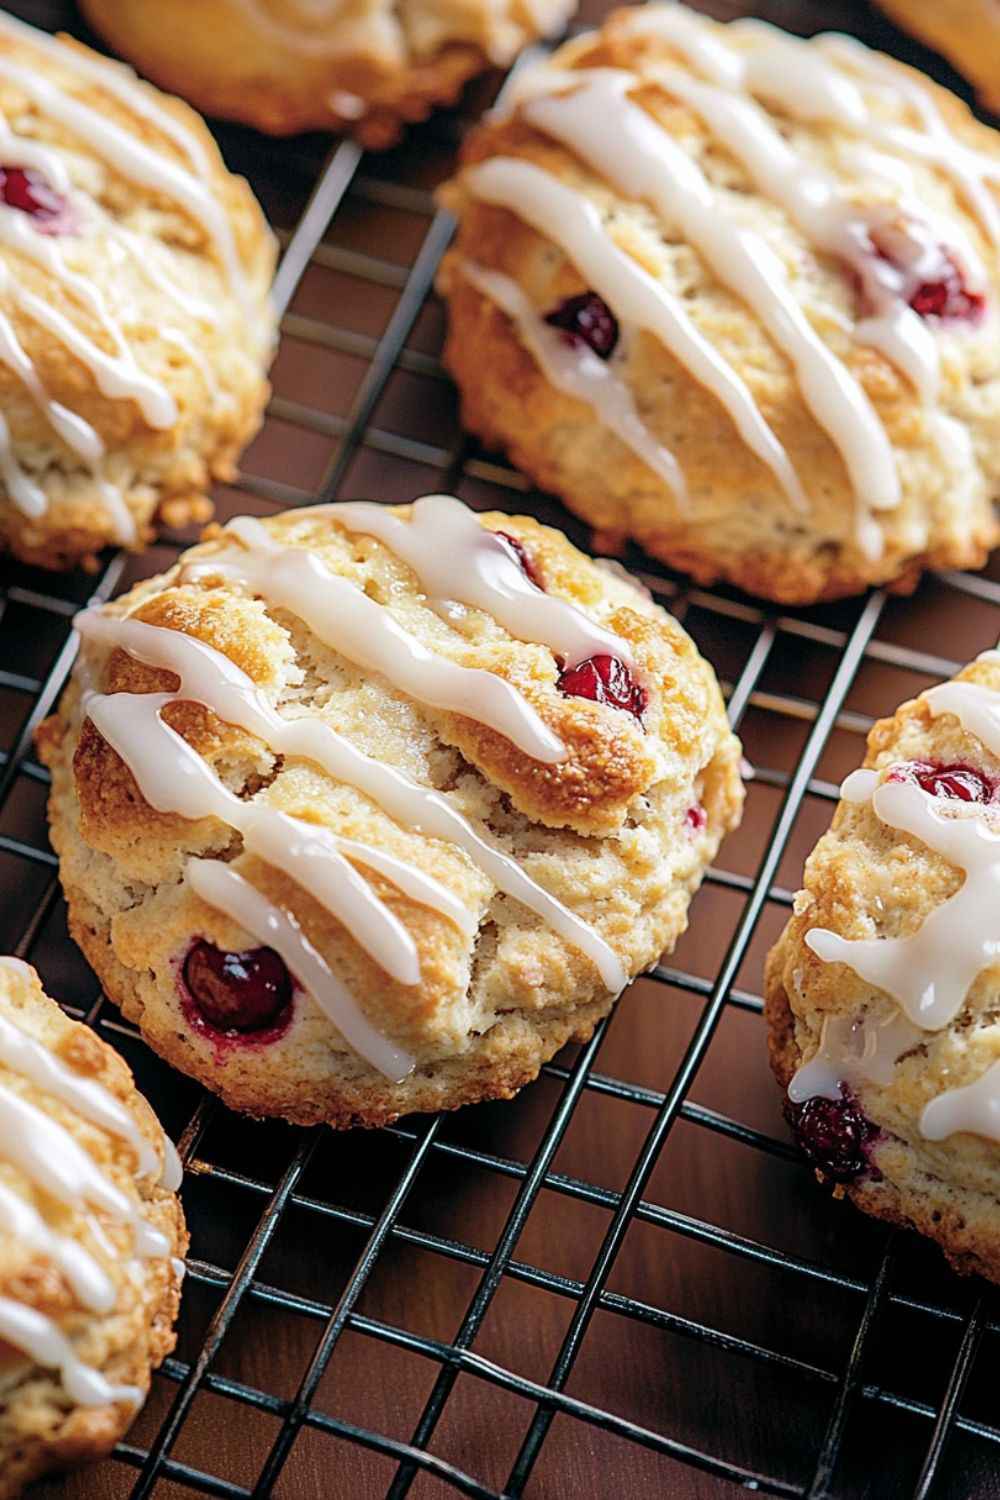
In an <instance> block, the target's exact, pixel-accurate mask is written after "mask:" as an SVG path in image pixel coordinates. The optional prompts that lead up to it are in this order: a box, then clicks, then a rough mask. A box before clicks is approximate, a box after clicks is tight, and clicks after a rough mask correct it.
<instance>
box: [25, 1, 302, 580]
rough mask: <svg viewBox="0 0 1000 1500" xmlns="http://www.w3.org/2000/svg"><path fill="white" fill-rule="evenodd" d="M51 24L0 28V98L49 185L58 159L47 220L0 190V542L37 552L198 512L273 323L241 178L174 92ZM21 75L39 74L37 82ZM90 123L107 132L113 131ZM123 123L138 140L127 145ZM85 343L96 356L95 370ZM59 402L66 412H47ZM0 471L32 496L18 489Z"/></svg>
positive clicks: (222, 468)
mask: <svg viewBox="0 0 1000 1500" xmlns="http://www.w3.org/2000/svg"><path fill="white" fill-rule="evenodd" d="M62 41H63V43H64V44H65V45H62V46H58V45H55V44H52V43H51V39H49V42H50V45H48V46H46V45H45V39H42V38H40V37H39V40H38V41H36V40H34V37H33V34H32V33H31V32H30V31H27V30H26V31H25V32H20V31H19V32H15V33H13V34H9V33H8V32H7V31H6V30H3V31H2V32H0V57H2V59H3V61H4V62H5V63H6V64H9V65H12V66H13V68H14V70H15V71H14V72H13V73H12V74H11V75H9V76H8V75H7V74H5V76H4V77H3V78H0V110H2V113H3V116H4V118H5V119H8V120H10V121H14V122H16V134H17V136H18V138H19V139H23V140H24V141H25V142H26V143H29V145H30V147H31V149H32V150H33V151H36V152H37V151H39V150H40V151H41V156H40V157H39V158H38V161H39V165H38V166H37V168H35V170H37V171H38V173H39V174H40V175H41V176H42V178H43V179H44V180H45V181H46V182H47V183H49V185H50V186H51V185H52V182H53V181H54V180H55V178H56V177H61V175H62V174H65V176H66V178H67V184H66V185H67V186H68V191H67V192H65V193H63V192H60V196H62V197H63V198H64V199H65V200H66V202H67V204H68V209H67V211H66V219H67V222H66V226H65V228H64V229H63V231H62V232H60V233H58V234H55V235H46V234H43V233H39V232H37V230H36V229H35V228H34V227H33V226H34V221H33V219H32V217H31V215H30V214H26V213H19V212H17V211H15V210H8V209H6V208H5V209H4V212H5V214H7V216H8V217H7V219H6V220H5V231H4V234H3V236H2V237H0V269H2V270H4V271H5V272H6V273H7V276H8V278H9V281H8V283H7V284H6V287H7V289H6V291H5V293H4V295H3V298H2V300H3V313H4V317H5V319H7V320H9V325H10V334H11V336H12V337H13V338H14V339H16V341H17V344H18V345H19V346H20V349H21V352H22V359H21V361H20V362H19V361H18V360H17V359H14V358H8V359H5V361H4V362H3V363H2V364H0V409H2V411H3V414H4V419H5V421H6V424H7V428H8V429H9V433H10V459H11V460H12V462H11V463H7V464H5V468H4V487H3V489H2V491H0V544H2V545H3V546H4V547H5V548H6V549H8V550H9V551H11V552H13V553H14V554H15V555H16V556H18V557H19V558H21V559H22V560H23V561H25V562H28V563H31V564H35V565H39V566H43V567H51V568H64V567H70V566H73V565H74V564H76V563H81V562H82V563H84V564H91V563H92V562H93V559H94V557H95V555H96V554H97V553H98V552H99V551H100V550H101V548H102V547H104V546H106V545H107V544H108V543H109V542H113V541H118V542H122V541H124V542H126V543H127V544H128V545H130V546H133V547H135V548H140V547H141V546H143V545H144V544H145V543H146V542H148V541H149V540H150V539H151V538H152V537H153V536H154V535H155V532H156V529H157V527H158V526H159V525H161V524H167V525H174V526H176V525H185V524H189V523H190V522H192V521H199V520H206V519H207V518H208V516H209V515H210V514H211V504H210V502H209V501H208V500H207V499H206V498H205V493H206V490H207V489H208V487H209V486H210V485H211V483H212V482H213V481H216V480H218V481H226V482H231V481H232V480H233V479H234V478H235V476H236V461H237V459H238V457H239V455H240V453H241V451H242V450H243V448H244V446H245V445H246V443H247V442H248V440H249V439H250V437H251V436H252V435H253V434H254V432H256V430H257V428H258V426H259V424H260V419H261V413H262V411H263V407H264V404H265V402H266V399H267V396H268V390H269V388H268V384H267V381H266V378H265V375H266V370H267V365H268V363H269V361H270V357H271V353H272V348H273V340H274V318H273V312H272V310H271V308H270V306H269V304H268V288H269V285H270V280H271V275H272V271H273V266H274V257H275V245H274V240H273V237H272V235H271V233H270V230H269V229H268V227H267V224H266V222H265V220H264V218H263V215H262V214H261V211H260V209H259V207H258V205H257V203H256V201H255V199H254V197H253V194H252V193H251V191H250V188H249V187H248V185H247V183H246V182H245V181H243V179H242V178H237V177H234V176H233V175H231V174H230V173H229V172H228V171H227V170H226V168H225V165H224V163H223V161H222V158H221V156H220V155H219V152H218V149H217V147H216V145H215V142H214V140H213V138H212V136H211V135H210V134H209V132H208V130H207V129H206V128H205V125H204V123H203V122H202V120H201V119H200V118H199V117H198V116H197V115H196V114H195V113H194V112H193V111H192V110H190V109H189V108H188V107H187V105H185V104H182V103H181V102H180V100H176V99H170V98H167V97H166V96H163V95H159V94H158V93H157V91H156V90H155V89H153V88H152V87H151V86H150V85H148V84H144V83H139V82H138V81H134V82H133V84H132V85H131V87H132V88H133V90H134V92H133V93H131V94H129V93H128V88H129V84H128V82H127V80H126V78H125V75H124V74H123V73H120V72H119V71H118V70H117V67H116V66H115V65H112V64H109V63H107V62H106V61H104V62H103V63H102V64H100V66H102V67H103V69H105V70H113V71H105V72H103V73H101V72H98V73H97V74H94V73H93V72H91V71H88V70H89V69H90V68H91V67H92V66H93V65H94V64H95V63H97V62H98V59H97V54H95V53H93V52H91V51H90V50H89V49H88V48H86V47H82V46H81V45H80V44H79V43H76V42H73V41H72V40H71V39H69V38H63V39H62ZM77 59H79V60H80V61H79V65H78V63H77V61H76V60H77ZM81 69H82V70H81ZM108 78H110V80H111V82H110V83H109V82H107V81H106V79H108ZM23 79H28V80H36V81H37V82H38V83H40V84H42V85H46V86H48V87H49V89H50V90H53V92H52V93H51V94H50V95H49V96H47V97H48V99H49V100H51V101H54V102H51V103H50V102H47V98H46V96H44V95H38V96H36V95H35V94H34V93H33V92H32V87H33V85H32V84H31V83H28V84H25V83H24V82H23V81H22V80H23ZM116 80H117V81H118V82H119V83H120V84H122V85H123V86H124V87H125V89H126V94H125V95H122V94H120V93H119V92H116V91H115V89H114V87H113V86H112V85H113V84H114V83H115V81H116ZM81 109H82V110H83V111H84V112H88V113H85V114H84V115H83V116H81V117H80V118H82V120H83V124H81V125H79V126H78V125H77V124H76V120H77V118H78V116H77V115H76V114H75V113H74V111H79V110H81ZM66 110H69V112H70V113H69V114H68V115H67V116H66V117H65V118H64V117H63V116H64V113H65V111H66ZM107 131H117V132H121V133H122V135H123V137H124V138H125V140H126V142H127V143H128V145H127V146H126V147H125V149H124V150H123V149H121V148H120V146H119V145H116V139H117V138H115V139H112V138H111V137H109V136H108V135H106V134H105V132H107ZM133 143H134V145H135V146H136V147H138V148H139V149H140V151H142V152H145V153H148V154H147V155H146V156H144V157H140V158H133V157H131V156H130V154H129V153H130V150H131V147H132V144H133ZM10 149H14V148H10ZM26 149H27V148H26ZM31 160H32V161H34V160H35V157H34V156H32V158H31ZM149 163H152V165H151V166H148V164H149ZM147 166H148V170H147ZM144 172H145V173H146V177H145V178H144V176H143V173H144ZM158 174H162V175H161V176H158ZM171 182H172V183H177V184H180V185H178V186H177V187H169V190H168V185H169V183H171ZM200 204H205V205H207V207H206V208H205V210H204V212H205V214H206V215H207V218H203V217H202V216H201V209H200V208H199V207H198V205H200ZM216 214H217V215H219V223H220V224H221V225H222V226H223V227H222V228H221V229H220V230H219V232H218V234H215V233H213V232H211V229H210V224H211V220H212V216H213V215H216ZM227 237H231V244H232V254H231V256H230V255H229V252H228V251H226V249H225V242H226V240H227ZM53 257H55V259H53ZM32 298H33V299H35V303H34V304H32V303H31V300H30V299H32ZM25 299H28V300H27V301H26V300H25ZM39 305H44V307H45V308H47V309H49V313H50V316H52V315H55V316H57V317H58V318H60V319H62V320H64V323H63V326H65V327H66V328H67V330H68V331H67V332H66V333H61V332H60V331H59V328H58V327H57V326H56V325H54V324H52V323H51V322H46V321H45V320H44V319H43V318H41V317H39V315H38V314H37V313H36V312H35V311H34V307H36V306H39ZM102 360H103V361H109V360H110V361H111V362H112V365H113V366H114V368H111V367H110V366H107V365H105V367H104V368H105V373H104V374H103V375H102V373H101V369H102V366H101V361H102ZM25 369H26V370H27V371H28V372H29V374H28V375H25V373H24V371H25ZM142 390H145V391H146V393H147V396H146V397H143V396H142V395H141V392H142ZM137 393H138V394H137ZM59 407H62V408H65V409H66V410H67V411H68V412H69V413H71V414H72V418H73V425H72V426H68V425H66V424H62V425H60V423H59V421H58V408H59ZM81 423H82V424H85V425H84V427H83V428H81V427H80V424H81ZM87 429H89V435H88V434H87ZM74 432H75V433H76V437H74V436H73V434H74ZM12 471H13V472H15V473H16V474H17V475H19V476H22V477H23V482H24V483H25V484H26V485H28V486H33V487H35V489H36V490H37V491H38V493H39V495H40V497H41V498H40V501H38V500H31V499H30V498H25V497H24V495H22V494H21V493H20V492H19V490H18V488H17V485H16V483H15V481H14V480H12V478H11V473H12Z"/></svg>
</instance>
